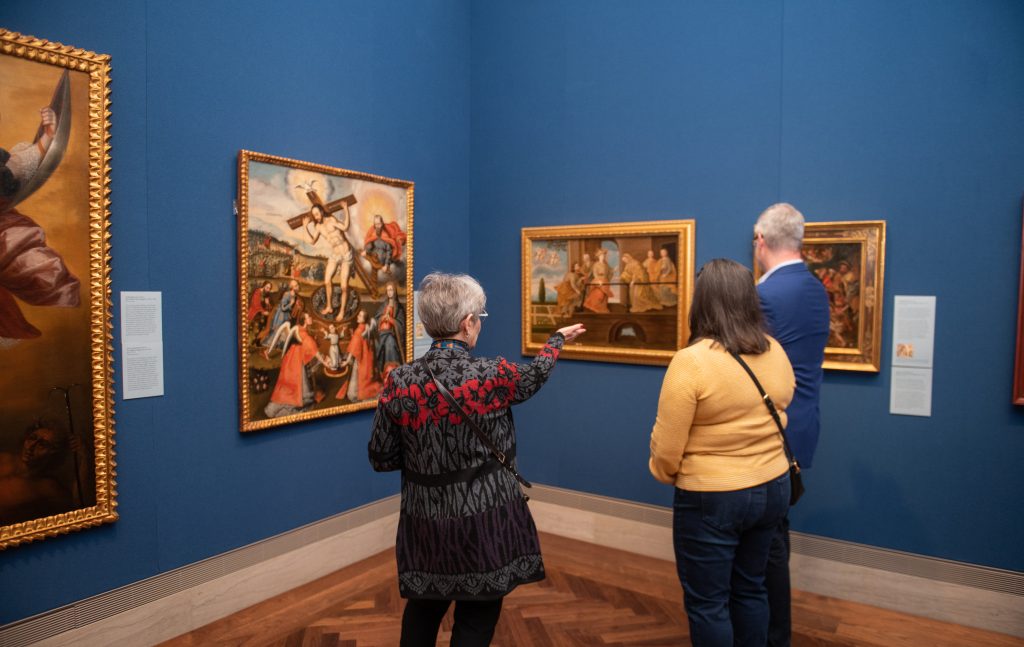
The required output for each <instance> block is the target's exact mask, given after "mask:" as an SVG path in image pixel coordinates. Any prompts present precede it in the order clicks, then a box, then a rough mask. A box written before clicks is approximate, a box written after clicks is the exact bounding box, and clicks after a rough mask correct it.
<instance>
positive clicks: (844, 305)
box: [754, 220, 885, 373]
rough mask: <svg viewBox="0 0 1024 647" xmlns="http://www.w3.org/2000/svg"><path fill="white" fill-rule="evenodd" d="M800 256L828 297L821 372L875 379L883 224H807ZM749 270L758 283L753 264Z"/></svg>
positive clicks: (879, 335) (879, 354)
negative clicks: (854, 373) (867, 375)
mask: <svg viewBox="0 0 1024 647" xmlns="http://www.w3.org/2000/svg"><path fill="white" fill-rule="evenodd" d="M801 255H802V256H803V258H804V263H806V264H807V268H808V269H809V270H811V272H812V273H813V274H814V275H815V276H817V277H818V280H820V281H821V282H822V284H823V285H824V286H825V290H826V291H827V292H828V296H829V337H828V343H827V344H826V346H825V362H824V364H823V366H824V367H825V368H827V369H832V370H839V371H859V372H865V373H877V372H878V371H879V370H881V357H882V298H883V294H882V292H883V290H882V288H883V284H884V280H885V221H884V220H860V221H842V222H808V223H806V224H805V225H804V245H803V249H802V250H801ZM754 267H755V270H754V272H755V278H759V277H760V275H761V274H762V272H760V270H758V269H757V262H756V261H755V262H754Z"/></svg>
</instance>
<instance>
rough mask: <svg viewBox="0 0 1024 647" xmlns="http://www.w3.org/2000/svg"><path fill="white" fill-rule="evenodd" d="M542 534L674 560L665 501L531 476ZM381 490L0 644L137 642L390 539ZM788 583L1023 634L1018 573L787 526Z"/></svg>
mask: <svg viewBox="0 0 1024 647" xmlns="http://www.w3.org/2000/svg"><path fill="white" fill-rule="evenodd" d="M530 495H531V497H532V500H531V502H530V507H531V509H532V510H533V515H534V518H535V519H536V522H537V527H538V528H539V529H540V530H541V531H543V532H547V533H551V534H555V535H561V536H564V537H570V538H573V539H579V540H582V541H586V542H589V543H593V544H597V545H600V546H607V547H610V548H618V549H621V550H625V551H629V552H632V553H637V554H641V555H647V556H649V557H655V558H659V559H664V560H666V561H673V560H674V555H673V550H672V512H671V510H670V509H669V508H664V507H659V506H651V505H645V504H639V503H634V502H631V501H623V500H619V499H612V498H608V497H602V496H597V495H592V494H588V493H585V492H577V491H573V490H565V489H562V488H555V487H550V486H544V485H536V486H535V487H534V488H533V489H532V490H531V491H530ZM397 521H398V497H397V496H392V497H388V498H386V499H382V500H380V501H377V502H375V503H372V504H370V505H367V506H363V507H362V508H358V509H356V510H352V511H349V512H345V513H342V514H339V515H336V516H333V517H330V518H328V519H324V520H322V521H319V522H316V523H313V524H310V525H308V526H304V527H302V528H298V529H296V530H293V531H290V532H287V533H283V534H281V535H277V536H275V537H271V538H269V539H266V540H263V541H260V542H256V543H254V544H251V545H249V546H245V547H242V548H239V549H237V550H233V551H230V552H227V553H224V554H222V555H217V556H214V557H211V558H209V559H206V560H203V561H201V562H196V563H195V564H190V565H188V566H184V567H182V568H179V569H175V570H173V571H169V572H167V573H162V574H160V575H157V576H155V577H152V578H149V579H146V580H142V581H140V582H135V583H133V584H130V585H127V586H124V587H121V588H119V589H116V590H113V591H109V592H107V593H103V594H100V595H97V596H94V597H92V598H88V599H86V600H82V601H80V602H76V603H74V604H71V605H68V606H66V607H61V608H59V609H54V610H53V611H49V612H46V613H43V614H40V615H38V616H34V617H32V618H27V619H25V620H21V621H18V622H14V623H11V624H9V625H6V626H3V627H0V645H2V646H3V647H23V646H25V645H39V646H42V647H51V646H52V647H56V646H57V645H61V646H65V645H83V646H88V645H104V646H105V645H112V644H117V645H121V646H125V647H132V646H139V647H146V646H149V645H154V644H156V643H159V642H161V641H164V640H167V639H169V638H173V637H175V636H178V635H180V634H182V633H185V632H188V631H191V630H193V629H197V628H199V627H201V626H204V625H206V624H208V623H210V622H213V621H215V620H218V619H220V618H223V617H225V616H228V615H230V614H232V613H235V612H236V611H239V610H241V609H243V608H246V607H248V606H251V605H253V604H256V603H258V602H261V601H263V600H266V599H268V598H270V597H273V596H274V595H277V594H280V593H283V592H285V591H288V590H291V589H293V588H295V587H297V586H300V585H302V584H305V583H306V582H309V581H312V580H314V579H317V578H318V577H322V576H324V575H327V574H329V573H332V572H334V571H336V570H338V569H340V568H343V567H345V566H348V565H350V564H353V563H355V562H358V561H360V560H362V559H365V558H366V557H369V556H370V555H373V554H375V553H379V552H380V551H382V550H387V549H388V548H391V547H393V546H394V541H395V530H396V525H397ZM792 542H793V557H792V562H791V570H792V575H793V586H794V587H795V588H797V589H800V590H804V591H810V592H813V593H819V594H821V595H827V596H829V597H834V598H840V599H844V600H852V601H856V602H860V603H863V604H870V605H873V606H878V607H883V608H887V609H892V610H895V611H900V612H903V613H908V614H913V615H920V616H925V617H929V618H934V619H937V620H943V621H947V622H955V623H958V624H962V625H966V626H970V627H978V628H980V629H987V630H990V631H997V632H1001V633H1007V634H1011V635H1014V636H1019V637H1024V573H1018V572H1014V571H1004V570H999V569H993V568H987V567H982V566H975V565H973V564H964V563H960V562H952V561H948V560H939V559H933V558H930V557H924V556H921V555H913V554H910V553H901V552H898V551H890V550H884V549H880V548H875V547H872V546H864V545H860V544H853V543H850V542H842V541H837V540H833V539H828V538H825V537H816V536H813V535H804V534H801V533H793V534H792Z"/></svg>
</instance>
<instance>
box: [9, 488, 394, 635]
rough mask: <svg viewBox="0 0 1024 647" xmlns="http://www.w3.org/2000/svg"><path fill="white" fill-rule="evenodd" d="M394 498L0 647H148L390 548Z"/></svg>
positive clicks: (24, 626) (196, 567)
mask: <svg viewBox="0 0 1024 647" xmlns="http://www.w3.org/2000/svg"><path fill="white" fill-rule="evenodd" d="M397 526H398V496H397V495H395V496H392V497H388V498H386V499H382V500H380V501H376V502H374V503H371V504H369V505H365V506H362V507H360V508H356V509H354V510H350V511H348V512H344V513H341V514H338V515H335V516H333V517H329V518H327V519H323V520H321V521H318V522H315V523H312V524H309V525H307V526H303V527H301V528H296V529H295V530H292V531H289V532H286V533H283V534H280V535H276V536H274V537H270V538H269V539H265V540H263V541H259V542H256V543H254V544H250V545H249V546H243V547H241V548H238V549H236V550H233V551H230V552H227V553H223V554H221V555H216V556H214V557H211V558H209V559H205V560H202V561H200V562H196V563H194V564H189V565H188V566H183V567H181V568H178V569H175V570H173V571H168V572H167V573H161V574H160V575H156V576H154V577H151V578H148V579H145V580H141V581H139V582H135V583H132V584H129V585H127V586H124V587H121V588H119V589H115V590H113V591H108V592H106V593H101V594H100V595H97V596H94V597H91V598H87V599H85V600H81V601H79V602H76V603H74V604H70V605H68V606H66V607H61V608H59V609H54V610H53V611H49V612H46V613H43V614H40V615H37V616H34V617H32V618H27V619H25V620H21V621H18V622H14V623H11V624H9V625H5V626H3V627H0V647H23V646H25V645H37V646H39V647H58V646H60V647H66V646H69V645H73V646H76V647H79V646H80V647H92V646H94V645H95V646H96V647H100V646H102V647H107V646H109V645H118V646H119V647H148V646H149V645H155V644H157V643H160V642H163V641H165V640H169V639H171V638H174V637H175V636H179V635H181V634H183V633H186V632H189V631H192V630H193V629H198V628H199V627H202V626H204V625H207V624H209V623H211V622H214V621H216V620H219V619H221V618H224V617H226V616H229V615H231V614H232V613H235V612H236V611H241V610H242V609H244V608H246V607H249V606H252V605H254V604H257V603H258V602H262V601H263V600H266V599H269V598H271V597H273V596H275V595H278V594H280V593H284V592H285V591H289V590H291V589H294V588H296V587H298V586H301V585H303V584H306V583H307V582H311V581H313V580H315V579H317V578H320V577H323V576H325V575H328V574H330V573H333V572H334V571H337V570H338V569H341V568H344V567H346V566H349V565H350V564H354V563H356V562H358V561H361V560H363V559H366V558H367V557H370V556H371V555H375V554H377V553H379V552H381V551H382V550H387V549H388V548H392V547H394V545H395V531H396V528H397Z"/></svg>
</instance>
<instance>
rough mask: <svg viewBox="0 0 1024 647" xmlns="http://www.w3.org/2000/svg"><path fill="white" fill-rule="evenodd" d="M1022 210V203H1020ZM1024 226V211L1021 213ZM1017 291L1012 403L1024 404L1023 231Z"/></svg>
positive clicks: (1023, 208)
mask: <svg viewBox="0 0 1024 647" xmlns="http://www.w3.org/2000/svg"><path fill="white" fill-rule="evenodd" d="M1022 211H1024V205H1022ZM1021 227H1022V228H1024V213H1022V215H1021ZM1018 285H1019V287H1018V291H1017V348H1016V349H1015V350H1014V353H1013V357H1014V360H1013V403H1014V404H1024V233H1022V234H1021V243H1020V283H1019V284H1018Z"/></svg>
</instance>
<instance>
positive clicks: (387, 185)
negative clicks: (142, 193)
mask: <svg viewBox="0 0 1024 647" xmlns="http://www.w3.org/2000/svg"><path fill="white" fill-rule="evenodd" d="M412 189H413V187H412V183H411V182H405V181H402V180H392V179H389V178H384V177H380V176H375V175H369V174H366V173H358V172H354V171H346V170H344V169H337V168H332V167H326V166H322V165H317V164H310V163H307V162H299V161H296V160H287V159H284V158H278V157H273V156H269V155H264V154H261V153H251V152H248V151H242V153H241V155H240V158H239V190H240V200H239V204H240V213H239V217H240V220H241V222H240V223H239V237H240V259H241V262H240V266H241V267H240V269H241V279H242V290H241V294H240V305H241V308H242V311H243V315H242V317H243V319H242V322H241V331H240V332H241V336H242V338H243V344H242V350H241V368H242V384H241V385H240V390H241V398H242V411H243V416H242V417H243V420H242V430H243V431H250V430H254V429H262V428H265V427H270V426H276V425H282V424H287V423H290V422H295V421H299V420H305V419H308V418H315V417H319V416H325V415H334V414H338V413H345V412H348V411H354V410H359V409H363V408H368V407H370V406H373V404H374V403H375V401H376V398H377V393H378V392H379V390H380V387H381V385H382V384H383V381H384V380H385V379H386V378H387V375H388V373H390V371H391V370H392V369H393V368H394V367H395V366H397V365H399V364H400V363H402V362H403V361H405V358H406V357H410V356H411V350H410V349H411V344H412V341H411V337H410V336H409V335H408V334H407V331H409V332H411V329H412V325H411V321H409V322H407V318H410V317H411V315H412V308H411V307H407V305H408V306H411V303H410V302H408V300H409V298H410V297H411V295H412V204H413V203H412Z"/></svg>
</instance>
